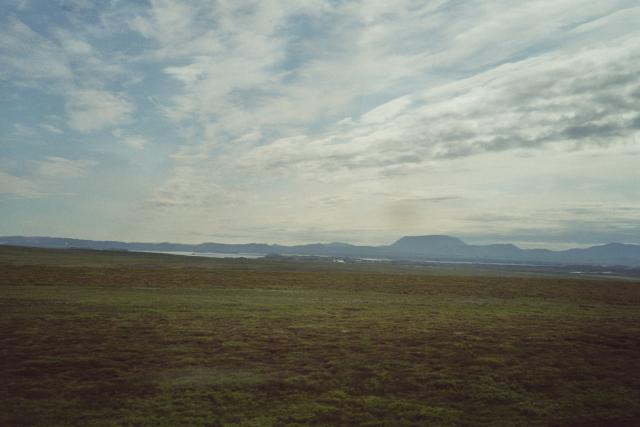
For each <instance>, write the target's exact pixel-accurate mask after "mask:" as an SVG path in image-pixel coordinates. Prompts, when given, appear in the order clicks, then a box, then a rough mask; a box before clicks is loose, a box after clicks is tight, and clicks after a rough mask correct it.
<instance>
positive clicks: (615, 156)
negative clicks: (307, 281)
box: [0, 0, 640, 248]
mask: <svg viewBox="0 0 640 427" xmlns="http://www.w3.org/2000/svg"><path fill="white" fill-rule="evenodd" d="M639 22H640V5H639V4H638V1H637V0H592V1H585V0H551V1H535V0H534V1H528V2H519V1H512V0H505V1H498V0H495V1H494V0H483V1H464V0H450V1H438V0H431V1H424V0H422V1H408V0H407V1H405V0H393V1H390V0H388V1H379V0H374V1H341V0H308V1H297V0H296V1H288V0H283V1H275V0H274V1H272V0H260V1H239V0H238V1H236V0H228V1H212V0H193V1H186V0H185V1H177V0H176V1H173V0H150V1H130V0H128V1H119V0H110V1H107V0H105V1H99V2H97V1H90V0H84V1H82V0H3V1H2V3H1V4H0V94H1V96H0V215H1V217H2V221H0V234H2V235H18V234H21V235H51V236H66V237H79V238H91V239H116V240H127V241H133V240H136V241H167V240H168V241H177V242H202V241H220V242H250V241H251V242H253V241H258V242H279V243H302V242H316V241H322V242H329V241H348V242H352V243H365V244H386V243H389V242H391V241H393V240H395V239H396V238H398V237H400V236H402V235H407V234H412V235H415V234H451V235H455V236H458V237H461V238H463V239H465V240H466V241H468V242H474V243H486V242H504V241H512V242H515V243H518V244H520V245H521V246H523V247H536V246H537V247H550V248H554V247H555V248H558V247H564V246H582V245H589V244H595V243H604V242H609V241H621V242H628V243H640V25H638V23H639Z"/></svg>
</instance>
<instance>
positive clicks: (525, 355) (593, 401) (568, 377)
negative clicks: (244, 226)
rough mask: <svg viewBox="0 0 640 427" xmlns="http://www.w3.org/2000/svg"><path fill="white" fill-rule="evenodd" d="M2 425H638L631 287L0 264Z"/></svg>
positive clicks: (367, 271)
mask: <svg viewBox="0 0 640 427" xmlns="http://www.w3.org/2000/svg"><path fill="white" fill-rule="evenodd" d="M0 425H7V426H14V425H40V426H56V425H82V426H86V425H92V426H93V425H95V426H111V425H149V426H161V425H202V426H205V425H208V426H222V425H224V426H272V425H273V426H284V425H291V426H293V425H297V426H304V425H367V426H425V425H427V426H428V425H434V426H478V425H479V426H583V427H587V426H593V427H595V426H635V425H640V283H638V282H633V281H628V280H627V281H624V280H588V279H582V280H579V279H572V278H568V277H545V276H535V275H529V276H520V277H519V276H517V275H513V276H512V277H509V276H505V275H502V276H492V275H486V274H477V275H474V274H471V273H469V272H466V273H465V274H464V275H459V274H456V272H455V271H449V272H447V274H434V273H433V272H431V271H429V270H428V269H424V270H423V269H410V270H407V269H397V268H393V267H380V266H377V267H375V268H374V267H371V268H369V267H367V266H362V267H357V268H356V267H350V266H342V265H332V264H329V263H325V264H313V263H310V264H305V263H299V262H298V263H292V262H275V261H268V260H253V261H247V260H213V259H206V260H205V259H199V258H184V257H169V256H161V255H150V254H149V255H146V254H145V255H139V254H138V255H135V254H123V253H98V252H90V251H66V252H65V251H47V250H35V249H34V250H26V249H16V248H2V249H0Z"/></svg>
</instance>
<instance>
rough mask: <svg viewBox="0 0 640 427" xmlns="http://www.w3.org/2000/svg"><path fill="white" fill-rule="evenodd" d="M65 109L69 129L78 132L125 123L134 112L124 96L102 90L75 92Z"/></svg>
mask: <svg viewBox="0 0 640 427" xmlns="http://www.w3.org/2000/svg"><path fill="white" fill-rule="evenodd" d="M66 107H67V114H68V116H69V122H68V124H69V127H71V128H73V129H75V130H77V131H80V132H91V131H96V130H100V129H103V128H106V127H111V126H117V125H120V124H122V123H126V122H128V121H129V120H130V119H131V115H132V113H133V112H134V111H135V105H134V104H133V103H131V102H130V101H129V100H127V99H126V98H125V97H124V96H122V95H116V94H112V93H110V92H107V91H102V90H77V91H75V92H73V93H71V94H70V95H69V99H68V101H67V106H66Z"/></svg>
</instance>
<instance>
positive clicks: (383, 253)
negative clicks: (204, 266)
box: [0, 235, 640, 266]
mask: <svg viewBox="0 0 640 427" xmlns="http://www.w3.org/2000/svg"><path fill="white" fill-rule="evenodd" d="M0 244H4V245H16V246H31V247H42V248H81V249H98V250H127V251H190V252H201V253H204V252H219V253H247V254H249V253H260V254H279V255H318V256H333V257H354V258H358V257H373V258H390V259H404V260H439V261H477V262H507V263H544V264H589V265H590V264H598V265H623V266H640V245H635V244H623V243H609V244H605V245H597V246H592V247H589V248H575V249H568V250H562V251H552V250H548V249H521V248H519V247H517V246H515V245H513V244H491V245H469V244H467V243H465V242H463V241H462V240H460V239H458V238H456V237H451V236H444V235H429V236H405V237H402V238H400V239H399V240H397V241H396V242H394V243H392V244H390V245H382V246H359V245H351V244H348V243H328V244H324V243H314V244H307V245H293V246H284V245H277V244H274V245H270V244H264V243H247V244H226V243H200V244H182V243H169V242H162V243H144V242H119V241H97V240H84V239H70V238H60V237H26V236H4V237H0Z"/></svg>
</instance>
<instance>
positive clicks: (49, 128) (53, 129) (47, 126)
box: [40, 123, 64, 134]
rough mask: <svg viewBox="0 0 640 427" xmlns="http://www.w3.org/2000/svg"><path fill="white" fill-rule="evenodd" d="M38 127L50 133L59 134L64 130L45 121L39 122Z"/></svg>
mask: <svg viewBox="0 0 640 427" xmlns="http://www.w3.org/2000/svg"><path fill="white" fill-rule="evenodd" d="M40 127H41V128H42V129H44V130H46V131H47V132H50V133H55V134H60V133H63V132H64V131H63V130H62V129H60V128H58V127H56V126H53V125H50V124H47V123H42V124H40Z"/></svg>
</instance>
